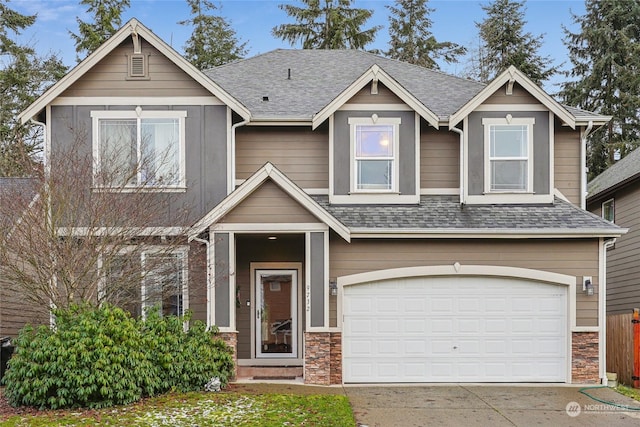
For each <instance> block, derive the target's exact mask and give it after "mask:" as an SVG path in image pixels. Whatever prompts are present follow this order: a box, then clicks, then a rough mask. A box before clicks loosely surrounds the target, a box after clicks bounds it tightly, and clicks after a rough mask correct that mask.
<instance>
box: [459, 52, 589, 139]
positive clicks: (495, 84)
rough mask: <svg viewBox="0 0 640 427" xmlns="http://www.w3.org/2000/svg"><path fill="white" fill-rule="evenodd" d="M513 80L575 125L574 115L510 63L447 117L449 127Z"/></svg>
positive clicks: (563, 118)
mask: <svg viewBox="0 0 640 427" xmlns="http://www.w3.org/2000/svg"><path fill="white" fill-rule="evenodd" d="M514 82H518V83H519V84H520V86H522V87H523V88H525V90H526V91H527V92H529V93H530V94H531V95H532V96H533V97H534V98H536V99H537V100H538V101H540V103H541V104H542V105H544V106H545V107H547V108H548V109H549V110H551V111H552V112H553V113H554V114H555V115H556V116H558V117H559V118H560V120H562V121H563V122H564V123H566V124H567V125H569V126H570V127H571V128H572V129H575V127H576V119H575V116H574V115H573V114H571V113H569V112H568V111H567V109H566V108H564V106H562V105H561V104H560V103H559V102H558V101H556V100H555V99H553V98H552V97H551V96H550V95H548V94H547V93H546V92H545V91H544V90H542V88H540V87H539V86H538V85H537V84H535V83H533V82H532V81H531V80H530V79H529V78H528V77H527V76H525V75H524V74H523V73H522V72H521V71H520V70H518V69H517V68H516V67H514V66H513V65H511V66H510V67H509V68H507V69H506V70H504V71H503V72H502V73H500V75H498V77H496V78H495V79H493V81H491V83H489V84H488V85H487V86H486V87H485V88H483V89H482V90H481V91H480V92H478V93H477V94H476V95H475V96H474V97H473V98H472V99H471V100H469V102H467V103H466V104H465V105H463V106H462V107H461V108H460V109H459V110H457V111H456V112H455V113H454V114H452V115H451V117H449V129H451V128H453V127H454V126H455V125H457V124H458V123H460V122H461V121H462V119H463V118H465V117H466V116H468V115H469V113H471V112H472V111H473V110H475V109H476V108H477V107H478V106H479V105H480V104H482V103H483V102H484V101H486V100H487V98H489V97H490V96H491V95H493V94H494V93H495V92H496V91H497V90H499V89H500V88H501V87H502V86H504V85H505V84H507V83H508V84H509V85H513V83H514Z"/></svg>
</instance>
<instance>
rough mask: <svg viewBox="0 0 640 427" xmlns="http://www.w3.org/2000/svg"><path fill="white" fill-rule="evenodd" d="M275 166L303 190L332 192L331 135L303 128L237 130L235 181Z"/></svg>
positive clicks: (326, 132)
mask: <svg viewBox="0 0 640 427" xmlns="http://www.w3.org/2000/svg"><path fill="white" fill-rule="evenodd" d="M267 162H271V163H273V164H274V165H275V166H276V167H277V168H278V169H279V170H280V171H282V173H284V174H285V175H286V176H287V177H288V178H289V179H291V180H292V181H293V182H295V183H296V185H298V186H299V187H301V188H322V189H325V188H326V189H328V188H329V133H328V127H327V126H321V127H320V128H319V129H316V130H315V131H314V130H311V128H307V127H302V126H292V127H288V128H287V127H280V126H277V127H275V126H274V127H271V126H269V127H267V126H264V127H262V126H261V127H254V126H246V127H241V128H238V129H237V130H236V179H247V178H249V177H250V176H251V175H252V174H253V173H254V172H256V171H257V170H258V169H260V168H261V167H262V166H263V165H264V164H265V163H267Z"/></svg>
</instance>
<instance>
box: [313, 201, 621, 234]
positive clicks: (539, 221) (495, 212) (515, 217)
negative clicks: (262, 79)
mask: <svg viewBox="0 0 640 427" xmlns="http://www.w3.org/2000/svg"><path fill="white" fill-rule="evenodd" d="M312 197H313V199H314V200H315V201H316V202H318V204H319V205H321V206H322V207H323V208H324V209H326V210H327V212H329V213H330V214H331V215H332V216H334V217H335V218H336V219H337V220H338V221H340V222H341V223H343V224H344V225H346V226H347V227H349V229H350V231H351V234H352V237H357V236H355V235H356V234H358V233H366V234H376V233H377V234H381V235H382V234H388V233H421V234H429V235H433V237H439V236H442V235H447V234H450V235H458V236H459V235H461V234H464V235H467V236H473V235H481V236H486V235H491V234H509V235H531V236H536V235H544V236H558V237H559V236H619V235H622V234H624V233H625V232H626V230H625V229H623V228H620V227H618V226H617V225H614V224H612V223H610V222H608V221H605V220H604V219H602V218H600V217H598V216H596V215H594V214H592V213H590V212H586V211H584V210H582V209H580V208H578V207H576V206H574V205H573V204H571V203H569V202H566V201H564V200H561V199H559V198H556V200H555V202H554V203H553V204H542V205H530V204H527V205H518V204H514V205H465V206H464V207H462V208H461V207H460V202H459V198H458V197H457V196H422V197H420V204H418V205H330V204H329V200H328V196H312Z"/></svg>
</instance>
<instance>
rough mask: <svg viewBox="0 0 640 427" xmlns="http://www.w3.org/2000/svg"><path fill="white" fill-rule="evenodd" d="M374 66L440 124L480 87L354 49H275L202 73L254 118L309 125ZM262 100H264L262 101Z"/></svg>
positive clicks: (475, 83)
mask: <svg viewBox="0 0 640 427" xmlns="http://www.w3.org/2000/svg"><path fill="white" fill-rule="evenodd" d="M374 64H375V65H378V66H379V67H380V68H381V69H382V70H384V71H385V72H386V73H387V74H389V75H390V76H391V77H393V78H394V79H395V80H396V81H397V82H398V83H399V84H400V85H402V86H403V87H404V88H405V89H406V90H407V91H409V92H410V93H411V94H412V95H413V96H415V97H416V98H417V99H418V100H419V101H420V102H421V103H422V104H424V105H425V106H426V107H427V108H428V109H429V110H431V111H432V112H434V113H435V114H436V115H438V116H439V117H440V119H446V118H447V117H448V116H449V115H450V114H452V113H454V112H455V111H457V110H458V109H459V108H460V107H462V106H463V105H464V104H466V103H467V102H468V101H469V100H470V99H471V98H473V97H474V96H475V95H476V94H477V93H478V92H480V91H481V90H482V89H483V88H484V87H485V85H484V84H482V83H478V82H475V81H472V80H467V79H463V78H460V77H455V76H450V75H447V74H444V73H442V72H439V71H434V70H429V69H427V68H424V67H419V66H416V65H411V64H407V63H404V62H400V61H396V60H392V59H388V58H383V57H381V56H377V55H374V54H371V53H368V52H363V51H359V50H287V49H278V50H274V51H271V52H268V53H265V54H262V55H258V56H255V57H253V58H249V59H245V60H240V61H237V62H233V63H230V64H226V65H222V66H220V67H216V68H212V69H210V70H207V71H205V74H207V75H208V76H209V77H210V78H211V79H212V80H213V81H215V82H216V83H217V84H219V85H220V86H221V87H222V88H223V89H224V90H225V91H227V92H228V93H229V94H230V95H231V96H233V97H234V98H236V99H238V100H239V101H240V102H242V103H243V104H244V105H245V106H246V107H247V108H248V109H249V110H250V111H251V114H252V116H253V118H254V119H275V118H281V119H282V118H299V119H307V120H310V119H311V118H312V117H313V115H314V114H316V113H317V112H319V111H320V110H322V109H323V108H324V107H325V106H326V105H328V104H329V103H331V101H332V100H333V99H334V98H336V97H337V96H338V95H339V94H340V93H342V92H343V91H344V90H345V89H347V88H348V87H349V86H350V85H351V84H352V83H353V82H354V81H355V80H357V79H358V78H359V77H360V76H362V74H364V73H365V72H366V71H367V70H368V69H369V68H371V67H372V66H373V65H374ZM289 70H291V79H289V78H288V77H289ZM263 97H268V98H269V100H268V101H263Z"/></svg>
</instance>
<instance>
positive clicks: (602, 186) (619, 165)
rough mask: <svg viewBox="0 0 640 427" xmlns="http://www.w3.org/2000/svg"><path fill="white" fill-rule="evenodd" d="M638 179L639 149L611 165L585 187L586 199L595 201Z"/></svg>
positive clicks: (639, 167) (639, 168) (639, 173)
mask: <svg viewBox="0 0 640 427" xmlns="http://www.w3.org/2000/svg"><path fill="white" fill-rule="evenodd" d="M638 178H640V148H636V149H635V150H633V151H632V152H631V153H629V154H627V155H626V156H625V157H624V158H622V159H620V160H619V161H618V162H616V163H615V164H613V165H611V167H609V168H608V169H607V170H605V171H604V172H602V173H601V174H600V175H598V176H597V177H595V178H594V179H593V180H591V181H590V182H589V184H588V185H587V192H588V196H587V199H595V198H597V197H598V196H601V195H603V194H605V193H608V192H610V191H614V190H615V189H617V188H620V187H622V186H623V185H626V184H628V183H630V182H632V181H634V180H636V179H638Z"/></svg>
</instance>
